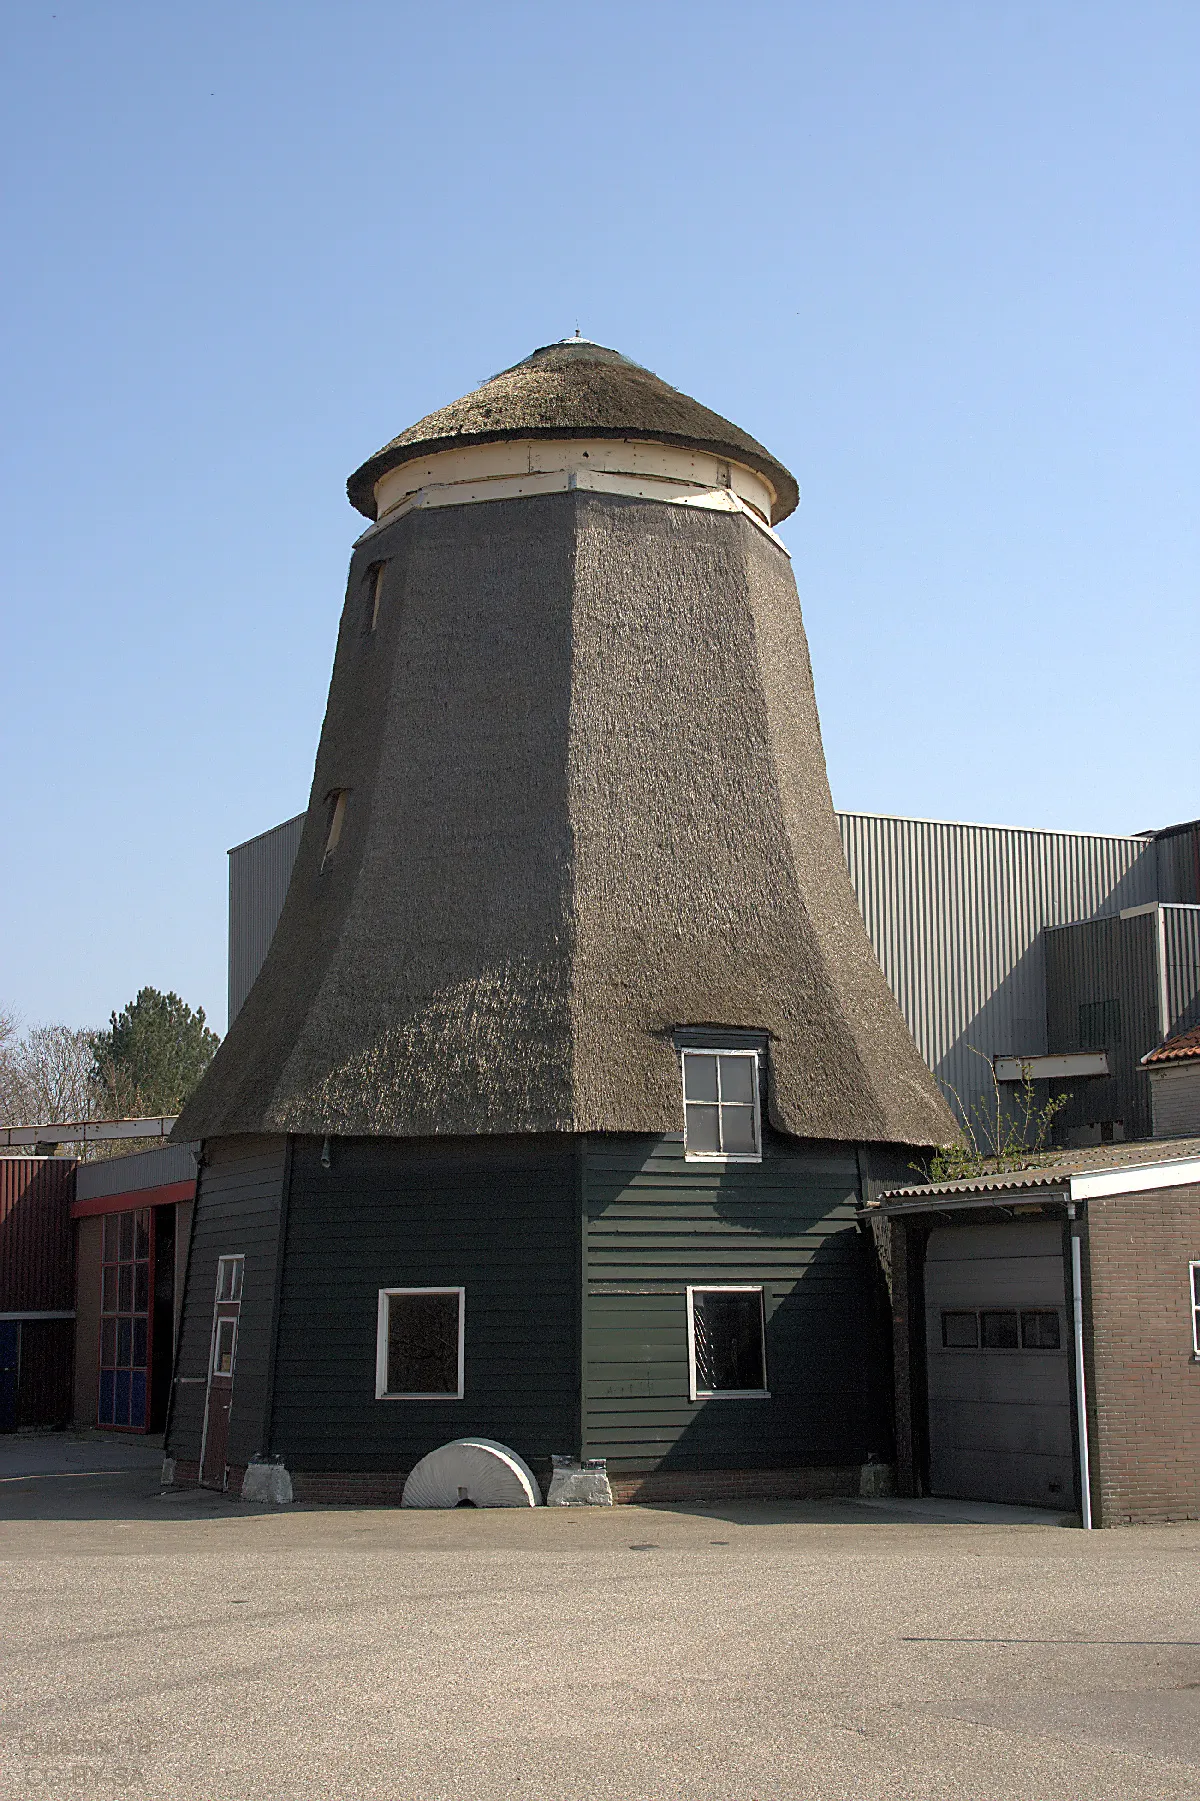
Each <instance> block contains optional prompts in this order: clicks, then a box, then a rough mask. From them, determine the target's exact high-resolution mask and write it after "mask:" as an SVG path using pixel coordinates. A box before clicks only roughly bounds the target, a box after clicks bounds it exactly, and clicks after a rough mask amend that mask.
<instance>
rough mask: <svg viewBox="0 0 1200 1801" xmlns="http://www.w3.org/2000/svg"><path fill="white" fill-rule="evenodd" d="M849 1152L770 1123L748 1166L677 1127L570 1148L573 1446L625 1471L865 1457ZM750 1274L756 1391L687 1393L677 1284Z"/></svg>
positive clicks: (881, 1420)
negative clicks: (758, 1316)
mask: <svg viewBox="0 0 1200 1801" xmlns="http://www.w3.org/2000/svg"><path fill="white" fill-rule="evenodd" d="M858 1199H859V1171H858V1163H857V1160H856V1156H855V1152H854V1148H853V1147H852V1146H845V1145H830V1146H826V1147H822V1146H810V1147H798V1146H796V1145H794V1144H791V1143H788V1142H786V1141H784V1140H782V1139H779V1138H776V1137H775V1136H774V1135H771V1134H768V1135H767V1142H766V1143H765V1145H764V1155H763V1161H762V1163H761V1164H737V1165H727V1166H725V1167H723V1168H722V1167H720V1166H717V1165H704V1164H697V1163H687V1162H685V1161H684V1156H683V1145H682V1142H681V1141H680V1140H679V1139H677V1138H662V1139H657V1140H650V1139H646V1138H633V1137H629V1138H624V1137H615V1136H613V1137H608V1136H606V1137H591V1138H589V1139H587V1140H586V1142H585V1148H584V1152H583V1196H582V1206H583V1215H584V1222H585V1234H584V1257H583V1261H584V1280H585V1285H586V1296H587V1299H586V1305H585V1314H584V1321H583V1346H584V1348H583V1412H584V1446H583V1449H584V1454H585V1455H586V1456H590V1457H607V1459H608V1461H609V1468H610V1469H611V1470H613V1471H614V1472H616V1473H620V1472H622V1471H635V1470H647V1469H653V1468H656V1467H661V1468H664V1469H705V1468H707V1469H714V1468H727V1469H736V1468H761V1469H767V1468H789V1467H799V1466H825V1467H830V1466H840V1465H846V1464H852V1463H861V1462H863V1461H864V1460H865V1458H866V1457H867V1455H868V1453H870V1452H871V1451H878V1452H880V1453H884V1452H886V1451H887V1450H888V1449H889V1446H890V1430H889V1426H888V1418H887V1409H886V1401H885V1366H884V1355H883V1347H882V1334H881V1332H880V1330H879V1309H878V1294H877V1288H876V1280H877V1279H876V1276H875V1273H874V1267H873V1262H872V1259H871V1256H870V1252H869V1247H868V1245H867V1243H866V1241H865V1240H864V1238H863V1237H862V1235H861V1233H860V1231H859V1230H858V1227H857V1224H856V1219H855V1208H856V1206H857V1204H858ZM724 1282H748V1283H761V1284H762V1286H763V1290H764V1294H763V1301H764V1311H765V1315H766V1342H767V1381H768V1385H769V1388H770V1398H769V1399H762V1398H755V1399H745V1400H733V1399H728V1400H727V1399H714V1400H707V1401H689V1399H688V1342H687V1299H686V1294H687V1287H688V1285H689V1284H701V1285H703V1284H720V1283H724Z"/></svg>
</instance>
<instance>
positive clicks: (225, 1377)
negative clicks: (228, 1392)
mask: <svg viewBox="0 0 1200 1801" xmlns="http://www.w3.org/2000/svg"><path fill="white" fill-rule="evenodd" d="M225 1305H226V1306H228V1305H229V1303H228V1302H226V1303H225ZM226 1327H227V1328H228V1329H229V1368H228V1369H227V1370H223V1369H222V1368H221V1367H220V1362H219V1359H220V1354H221V1335H222V1331H223V1329H224V1328H226ZM237 1341H238V1315H237V1314H236V1313H218V1315H217V1317H216V1319H215V1320H214V1322H213V1339H212V1367H211V1368H210V1370H209V1372H208V1374H209V1379H210V1381H211V1379H212V1378H213V1377H214V1376H216V1377H218V1378H219V1379H220V1380H221V1381H222V1382H232V1381H233V1378H234V1372H235V1371H236V1369H237Z"/></svg>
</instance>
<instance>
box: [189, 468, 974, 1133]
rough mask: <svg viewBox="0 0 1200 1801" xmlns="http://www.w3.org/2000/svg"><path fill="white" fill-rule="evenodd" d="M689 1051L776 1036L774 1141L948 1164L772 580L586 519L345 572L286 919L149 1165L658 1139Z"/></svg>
mask: <svg viewBox="0 0 1200 1801" xmlns="http://www.w3.org/2000/svg"><path fill="white" fill-rule="evenodd" d="M384 558H386V559H389V561H388V568H387V572H386V576H385V583H384V590H383V600H382V606H381V610H380V617H379V625H378V629H377V630H376V631H375V632H374V633H370V632H369V631H368V630H367V629H366V625H367V618H366V597H365V590H364V580H365V573H366V569H367V566H368V564H369V563H372V562H376V561H379V560H381V559H384ZM335 789H349V790H350V791H351V792H350V799H349V804H348V806H347V810H346V815H345V826H344V831H343V834H342V838H341V842H340V844H339V846H338V849H337V852H336V854H335V855H334V857H333V859H332V861H331V862H330V864H329V866H328V867H327V868H326V870H325V871H324V873H321V868H320V866H321V858H322V852H323V849H324V842H325V836H326V796H327V795H328V794H329V792H330V791H331V790H335ZM700 1022H712V1023H717V1024H722V1025H727V1026H747V1027H753V1028H761V1029H763V1030H766V1031H767V1032H769V1033H770V1034H771V1035H772V1044H771V1051H770V1056H769V1068H770V1074H771V1081H772V1088H771V1094H770V1117H771V1119H772V1121H773V1123H774V1124H776V1125H777V1126H778V1127H779V1128H780V1129H782V1130H784V1131H786V1132H789V1133H792V1134H795V1135H798V1136H803V1137H821V1138H840V1139H844V1140H860V1141H862V1140H894V1141H898V1142H901V1143H910V1144H928V1143H931V1142H935V1141H940V1140H943V1139H946V1138H949V1137H950V1136H952V1135H953V1126H952V1124H951V1121H950V1119H949V1115H948V1113H947V1112H946V1110H945V1108H944V1106H943V1105H942V1103H941V1101H940V1099H939V1097H938V1095H937V1092H936V1089H935V1086H934V1083H933V1079H932V1077H931V1076H930V1075H929V1072H928V1071H927V1070H926V1068H925V1066H924V1065H923V1064H922V1062H921V1060H920V1058H919V1056H918V1054H917V1052H916V1049H915V1047H914V1045H913V1043H912V1040H911V1038H910V1037H909V1035H908V1032H907V1030H906V1028H905V1026H904V1024H903V1021H902V1019H901V1017H900V1014H899V1011H898V1009H897V1006H896V1003H895V1001H894V999H893V998H892V995H891V993H890V991H889V990H888V988H887V986H886V983H885V982H884V979H883V977H882V975H881V973H880V971H879V968H878V965H877V964H876V963H875V960H874V957H873V954H872V952H871V949H870V945H869V943H868V940H867V937H866V932H865V928H864V926H863V923H862V918H861V915H860V913H859V911H858V907H857V904H856V902H855V899H854V895H853V891H852V889H851V887H850V882H849V877H848V875H847V871H846V867H845V862H844V858H843V856H842V852H841V848H840V844H839V841H838V837H837V830H836V824H835V821H834V816H833V810H832V805H831V802H830V798H829V792H828V786H827V782H826V777H825V768H824V759H823V754H822V750H821V743H820V731H819V726H818V722H817V714H816V704H815V699H814V696H813V688H812V678H811V672H810V670H809V665H808V656H807V649H806V646H805V642H804V634H803V626H802V623H801V619H800V610H799V602H798V599H797V596H796V590H795V584H794V582H793V579H792V575H791V569H790V565H789V563H788V560H787V557H786V556H785V554H784V553H783V552H782V550H780V549H779V548H778V547H777V546H775V545H774V544H772V543H771V542H770V540H769V539H767V538H766V537H765V536H764V535H763V534H762V533H761V532H760V531H758V530H756V529H755V528H754V527H753V526H752V525H751V524H749V523H748V522H747V521H746V520H745V519H743V518H741V517H739V516H737V515H732V514H722V513H712V512H703V511H698V510H695V509H691V508H683V507H671V506H664V505H661V504H658V503H655V502H650V501H637V500H626V499H622V498H619V497H616V496H611V495H599V494H583V493H578V492H576V493H564V494H556V495H549V496H544V497H539V498H526V499H520V500H514V501H495V502H490V503H488V504H484V505H471V506H463V507H449V508H445V509H439V510H431V511H420V512H415V513H412V514H409V515H407V516H406V517H404V518H402V519H401V520H399V521H398V522H397V523H396V524H395V525H394V526H393V527H391V528H389V529H387V530H385V531H383V532H381V533H379V534H377V535H376V536H374V537H373V538H372V539H371V541H370V543H369V546H368V547H366V548H364V549H363V550H362V551H360V553H359V554H358V555H357V556H356V558H355V561H354V563H353V565H352V568H351V577H350V584H349V589H348V596H347V602H346V608H345V612H344V614H343V620H342V628H341V633H340V636H339V643H338V651H337V657H336V661H335V665H334V672H333V680H332V684H331V688H330V697H329V707H328V711H327V714H326V720H325V726H324V730H323V732H322V737H321V745H320V750H319V752H318V757H317V769H316V776H315V779H314V783H313V790H312V797H311V801H310V807H309V816H308V819H307V821H306V824H305V828H304V833H303V837H302V840H301V845H300V850H299V854H298V857H297V861H296V867H295V871H294V874H293V878H292V883H291V887H290V890H289V893H288V898H287V901H286V904H285V906H284V909H283V913H282V916H281V918H280V922H279V927H278V930H277V932H276V935H275V939H274V941H273V943H272V946H271V949H270V952H269V954H268V956H267V959H266V962H265V964H264V966H263V970H262V972H261V974H260V976H259V978H258V981H257V982H256V983H255V985H254V988H253V989H252V991H251V994H250V996H249V998H248V1000H247V1002H246V1004H245V1006H244V1007H243V1009H242V1011H241V1013H240V1014H239V1015H238V1017H237V1019H236V1020H235V1021H234V1023H233V1025H232V1027H231V1029H230V1032H229V1035H228V1037H227V1038H226V1040H225V1042H224V1044H223V1045H222V1046H221V1049H220V1051H219V1052H218V1054H217V1057H216V1059H215V1060H214V1063H213V1065H212V1067H211V1069H210V1071H209V1073H208V1075H207V1076H206V1078H205V1080H204V1082H203V1083H202V1084H201V1086H200V1088H199V1090H198V1091H197V1093H196V1095H195V1096H194V1097H193V1099H192V1101H191V1102H190V1103H189V1105H188V1107H187V1108H186V1109H185V1112H184V1115H183V1116H182V1118H181V1120H180V1122H179V1126H178V1127H177V1131H179V1132H181V1133H183V1134H184V1135H185V1136H186V1137H188V1138H208V1137H210V1136H214V1135H218V1134H226V1133H231V1132H240V1131H247V1132H276V1131H286V1132H296V1133H312V1134H318V1135H319V1134H324V1133H334V1134H340V1135H360V1136H362V1135H374V1136H385V1137H386V1136H393V1137H425V1136H442V1135H449V1136H462V1135H467V1134H477V1133H489V1134H496V1133H538V1132H562V1131H619V1132H653V1133H660V1132H664V1131H673V1130H678V1129H679V1128H680V1126H681V1124H682V1119H681V1112H682V1109H681V1100H680V1092H679V1073H678V1061H677V1056H676V1053H675V1050H674V1048H673V1045H672V1042H671V1037H670V1034H671V1031H672V1028H673V1027H675V1026H678V1025H683V1024H688V1023H700Z"/></svg>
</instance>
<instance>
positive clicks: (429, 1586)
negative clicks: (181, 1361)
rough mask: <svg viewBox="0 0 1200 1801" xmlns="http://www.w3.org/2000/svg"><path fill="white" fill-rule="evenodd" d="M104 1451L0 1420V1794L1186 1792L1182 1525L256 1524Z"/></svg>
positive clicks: (1187, 1542) (705, 1797) (463, 1514)
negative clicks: (30, 1435)
mask: <svg viewBox="0 0 1200 1801" xmlns="http://www.w3.org/2000/svg"><path fill="white" fill-rule="evenodd" d="M97 1438H99V1435H97ZM113 1443H114V1441H112V1440H111V1439H109V1440H103V1439H99V1442H97V1441H96V1439H93V1438H89V1437H83V1438H79V1439H70V1440H67V1439H60V1440H58V1441H50V1440H43V1441H41V1443H40V1444H39V1443H38V1441H36V1440H8V1441H7V1442H4V1441H0V1796H3V1797H5V1798H7V1797H18V1796H19V1797H21V1798H22V1801H35V1798H41V1797H53V1801H64V1798H66V1797H87V1798H89V1801H91V1798H93V1797H95V1798H101V1797H103V1798H105V1801H107V1798H110V1797H122V1798H124V1797H135V1796H136V1797H139V1798H144V1801H167V1798H168V1797H169V1798H170V1801H176V1798H178V1801H184V1798H186V1801H226V1798H229V1801H235V1798H236V1801H243V1798H249V1797H255V1798H256V1801H257V1798H262V1801H275V1798H276V1797H278V1798H280V1801H283V1798H284V1797H286V1798H287V1801H310V1798H312V1801H317V1798H320V1801H326V1798H328V1801H374V1798H376V1797H388V1798H389V1801H391V1798H393V1797H394V1798H396V1801H400V1798H403V1801H410V1798H411V1801H417V1798H419V1801H442V1798H443V1797H444V1798H445V1801H450V1798H451V1797H455V1798H457V1801H476V1798H484V1797H486V1798H487V1801H501V1798H503V1801H507V1798H508V1797H512V1796H518V1797H519V1796H522V1795H527V1796H528V1795H535V1796H538V1797H540V1796H543V1795H546V1796H550V1797H554V1801H583V1798H585V1797H586V1798H587V1801H592V1797H595V1798H597V1801H599V1798H600V1797H606V1798H607V1797H620V1798H621V1801H640V1798H645V1801H651V1798H655V1801H657V1798H658V1797H663V1798H664V1801H665V1798H668V1797H670V1798H671V1801H674V1798H676V1797H680V1798H683V1797H687V1798H689V1801H690V1798H692V1797H695V1798H696V1801H735V1798H736V1801H769V1798H771V1801H773V1798H775V1797H792V1796H796V1797H822V1798H828V1801H868V1798H869V1801H909V1798H911V1801H924V1798H926V1797H930V1798H933V1797H937V1798H938V1801H941V1798H943V1797H945V1798H946V1801H949V1798H950V1797H954V1798H955V1801H973V1798H976V1797H978V1798H980V1801H1000V1798H1004V1801H1009V1798H1012V1801H1019V1798H1023V1797H1029V1798H1030V1801H1033V1798H1035V1797H1036V1801H1055V1798H1057V1797H1071V1798H1072V1801H1074V1798H1080V1801H1083V1798H1086V1801H1107V1798H1108V1797H1114V1798H1115V1797H1121V1798H1122V1801H1140V1798H1142V1797H1146V1798H1149V1797H1154V1798H1155V1801H1164V1798H1171V1797H1176V1796H1180V1797H1184V1796H1186V1797H1189V1798H1192V1797H1195V1796H1197V1795H1200V1526H1196V1525H1186V1526H1171V1527H1160V1528H1127V1529H1125V1530H1122V1531H1113V1532H1097V1533H1090V1534H1089V1533H1083V1532H1080V1531H1078V1530H1072V1529H1069V1528H1068V1529H1063V1527H1062V1524H1061V1521H1060V1520H1059V1519H1058V1517H1057V1516H1053V1515H1049V1516H1039V1515H1037V1514H1034V1515H1032V1517H1031V1518H1024V1517H1021V1516H1014V1515H1013V1514H1012V1512H1011V1511H1010V1510H1005V1509H984V1510H982V1511H981V1512H979V1511H976V1510H972V1509H963V1508H961V1506H960V1504H958V1503H937V1502H934V1503H917V1504H904V1503H894V1502H882V1503H866V1502H836V1503H830V1504H828V1505H821V1504H813V1503H786V1504H785V1503H773V1504H769V1505H761V1506H751V1505H746V1504H740V1505H736V1506H728V1507H708V1508H703V1509H700V1508H683V1507H656V1508H643V1507H637V1508H635V1507H622V1508H614V1509H612V1510H609V1509H582V1508H580V1509H554V1510H548V1509H537V1510H530V1511H528V1512H483V1511H474V1510H470V1509H461V1510H457V1511H455V1512H452V1513H418V1512H401V1511H399V1510H389V1509H378V1510H351V1509H299V1508H294V1509H285V1510H279V1511H268V1510H265V1509H262V1508H256V1507H251V1506H249V1505H246V1504H243V1503H241V1502H233V1501H228V1500H225V1499H223V1498H221V1497H219V1496H214V1495H198V1494H196V1493H195V1491H191V1492H174V1493H167V1494H165V1495H164V1494H162V1493H160V1490H159V1486H158V1460H159V1457H160V1455H161V1452H160V1450H159V1449H158V1447H156V1446H153V1445H147V1444H146V1443H145V1441H140V1442H137V1441H126V1442H125V1444H124V1445H123V1446H122V1447H121V1449H120V1450H117V1449H114V1448H113ZM114 1464H115V1465H117V1466H118V1467H115V1468H114V1467H113V1465H114ZM947 1509H948V1510H949V1512H950V1515H951V1517H949V1518H947V1517H946V1512H947ZM939 1510H940V1511H939ZM964 1514H965V1515H967V1516H968V1518H966V1519H964V1518H963V1515H964Z"/></svg>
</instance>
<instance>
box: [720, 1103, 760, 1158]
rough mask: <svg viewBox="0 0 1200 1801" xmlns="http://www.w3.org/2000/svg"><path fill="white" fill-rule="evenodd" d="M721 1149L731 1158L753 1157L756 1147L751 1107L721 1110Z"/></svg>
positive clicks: (723, 1108) (724, 1108)
mask: <svg viewBox="0 0 1200 1801" xmlns="http://www.w3.org/2000/svg"><path fill="white" fill-rule="evenodd" d="M721 1149H722V1150H723V1151H724V1152H725V1153H726V1155H727V1156H731V1157H739V1156H741V1157H744V1156H753V1155H754V1152H755V1151H756V1150H757V1149H758V1146H757V1145H756V1144H755V1142H754V1109H753V1107H722V1108H721Z"/></svg>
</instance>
